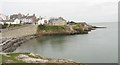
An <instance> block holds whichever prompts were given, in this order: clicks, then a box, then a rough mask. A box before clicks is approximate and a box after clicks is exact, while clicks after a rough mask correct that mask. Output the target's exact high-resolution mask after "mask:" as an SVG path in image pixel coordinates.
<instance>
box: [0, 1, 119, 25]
mask: <svg viewBox="0 0 120 65" xmlns="http://www.w3.org/2000/svg"><path fill="white" fill-rule="evenodd" d="M118 1H119V0H0V13H2V14H5V15H11V14H16V13H23V14H25V15H26V14H28V13H29V14H36V15H37V16H43V17H44V16H46V17H64V18H65V19H67V20H69V21H86V22H88V23H89V22H117V21H118Z"/></svg>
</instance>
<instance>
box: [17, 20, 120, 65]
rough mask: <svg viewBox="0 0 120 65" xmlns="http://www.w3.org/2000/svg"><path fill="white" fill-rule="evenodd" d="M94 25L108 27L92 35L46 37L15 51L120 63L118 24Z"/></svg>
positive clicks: (82, 60)
mask: <svg viewBox="0 0 120 65" xmlns="http://www.w3.org/2000/svg"><path fill="white" fill-rule="evenodd" d="M91 24H92V25H96V26H106V27H107V28H103V29H97V30H93V31H91V32H89V34H79V35H61V36H60V35H59V36H58V35H54V36H42V37H39V38H36V39H32V40H30V41H28V42H26V43H24V44H22V45H21V46H20V47H18V48H17V49H16V51H15V52H32V53H35V54H40V55H42V56H44V57H49V58H63V59H71V60H74V61H78V62H81V63H118V24H117V23H115V22H114V23H113V22H110V23H91Z"/></svg>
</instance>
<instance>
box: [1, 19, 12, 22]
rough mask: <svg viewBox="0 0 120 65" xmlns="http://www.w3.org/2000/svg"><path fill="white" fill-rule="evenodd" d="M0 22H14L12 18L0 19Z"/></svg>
mask: <svg viewBox="0 0 120 65" xmlns="http://www.w3.org/2000/svg"><path fill="white" fill-rule="evenodd" d="M1 22H14V20H13V19H10V20H1Z"/></svg>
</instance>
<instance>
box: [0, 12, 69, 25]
mask: <svg viewBox="0 0 120 65" xmlns="http://www.w3.org/2000/svg"><path fill="white" fill-rule="evenodd" d="M0 18H1V20H0V24H3V25H4V24H36V25H56V26H59V25H66V24H67V21H66V20H65V19H63V18H62V17H59V18H46V17H39V18H37V17H36V16H35V14H33V15H29V14H27V15H23V14H20V13H19V14H13V15H11V16H10V18H9V19H2V18H4V17H2V16H0Z"/></svg>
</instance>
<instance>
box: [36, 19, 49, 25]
mask: <svg viewBox="0 0 120 65" xmlns="http://www.w3.org/2000/svg"><path fill="white" fill-rule="evenodd" d="M48 22H49V19H40V20H38V25H44V24H48Z"/></svg>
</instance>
